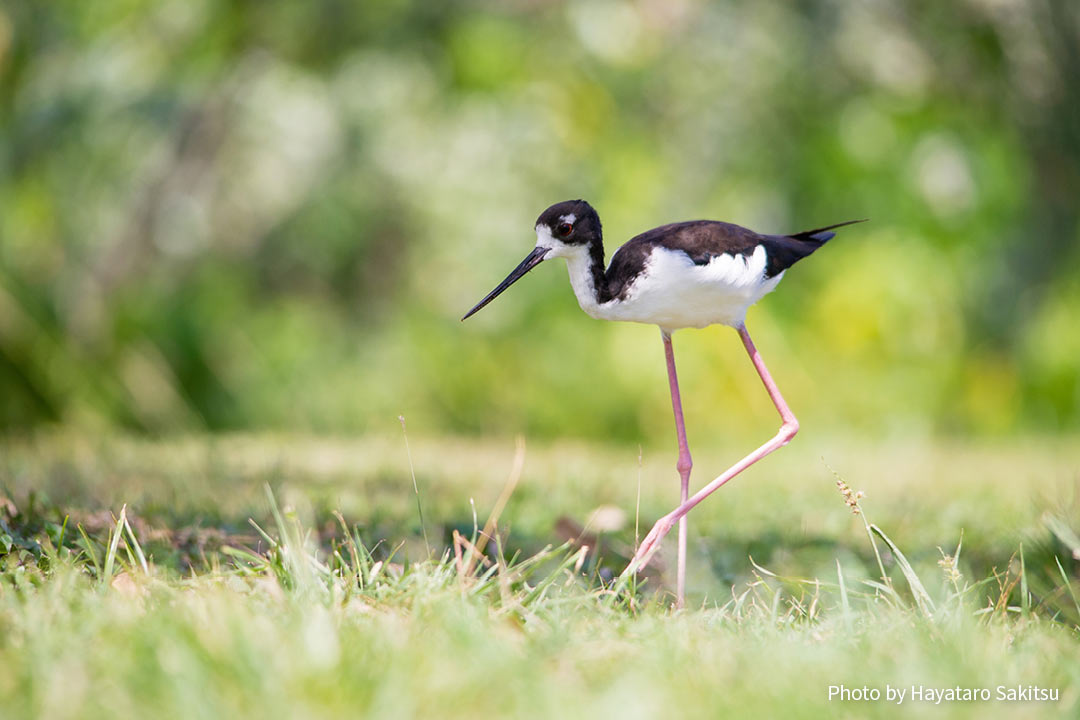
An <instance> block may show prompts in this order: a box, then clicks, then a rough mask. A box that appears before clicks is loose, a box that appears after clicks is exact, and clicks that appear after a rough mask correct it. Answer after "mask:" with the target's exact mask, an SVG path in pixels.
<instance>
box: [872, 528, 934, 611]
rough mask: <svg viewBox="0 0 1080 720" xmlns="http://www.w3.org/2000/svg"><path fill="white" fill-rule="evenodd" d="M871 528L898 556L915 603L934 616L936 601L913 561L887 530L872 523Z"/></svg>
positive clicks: (894, 554)
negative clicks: (923, 582)
mask: <svg viewBox="0 0 1080 720" xmlns="http://www.w3.org/2000/svg"><path fill="white" fill-rule="evenodd" d="M870 529H871V530H873V531H874V534H875V535H877V536H878V537H879V538H881V540H882V542H884V543H885V544H886V545H888V546H889V550H891V551H892V553H893V556H894V557H896V564H897V565H899V566H900V572H902V573H903V574H904V578H905V579H906V580H907V581H908V587H910V588H911V594H912V595H913V596H914V597H915V603H916V604H917V605H918V606H919V609H920V610H921V611H922V613H923V615H925V616H926V617H928V618H929V617H932V616H933V614H934V601H933V600H931V599H930V593H928V592H926V588H925V587H924V586H923V584H922V581H921V580H919V576H918V575H917V574H916V573H915V570H914V569H913V568H912V567H911V563H909V562H908V560H907V558H906V557H904V553H903V552H901V551H900V548H899V547H897V545H896V543H894V542H893V541H892V539H891V538H890V537H889V536H888V535H886V534H885V531H884V530H882V529H881V528H879V527H878V526H877V525H874V524H871V525H870Z"/></svg>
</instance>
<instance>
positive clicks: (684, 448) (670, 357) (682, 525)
mask: <svg viewBox="0 0 1080 720" xmlns="http://www.w3.org/2000/svg"><path fill="white" fill-rule="evenodd" d="M660 332H661V335H663V338H664V357H665V358H666V359H667V370H668V385H669V386H670V388H671V409H672V410H673V411H674V412H675V434H676V436H677V437H678V440H679V461H678V462H677V463H676V464H675V469H676V470H678V471H679V480H680V482H681V486H680V494H679V503H680V504H681V503H684V502H686V501H687V499H689V497H690V469H691V468H692V467H693V466H694V460H693V459H692V458H691V457H690V445H689V444H688V443H687V442H686V423H685V422H684V421H683V410H682V397H681V396H680V394H679V377H678V375H676V373H675V351H674V350H673V349H672V347H671V335H670V334H669V333H667V332H665V331H663V330H661V331H660ZM686 533H687V527H686V516H685V515H684V516H683V517H682V518H680V519H679V551H678V559H677V561H676V562H677V568H676V575H675V607H677V608H681V607H682V606H683V604H684V602H685V600H686Z"/></svg>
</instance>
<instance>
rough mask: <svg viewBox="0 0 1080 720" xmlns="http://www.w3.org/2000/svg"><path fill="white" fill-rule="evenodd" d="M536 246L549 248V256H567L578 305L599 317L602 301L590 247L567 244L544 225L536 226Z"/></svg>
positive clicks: (567, 264)
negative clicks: (593, 268)
mask: <svg viewBox="0 0 1080 720" xmlns="http://www.w3.org/2000/svg"><path fill="white" fill-rule="evenodd" d="M536 247H542V248H548V254H547V257H548V258H556V257H562V258H566V269H567V270H568V271H569V272H570V287H572V288H573V289H574V295H575V296H576V297H577V301H578V305H580V306H581V309H582V310H584V311H585V313H586V314H588V315H590V316H591V317H594V318H599V317H600V316H599V315H598V311H599V310H600V303H599V302H597V299H596V297H597V296H596V283H594V282H593V274H592V267H591V266H590V258H589V249H588V248H587V247H585V246H584V245H567V244H566V243H564V242H561V241H559V240H556V239H555V238H553V237H552V236H551V232H550V231H549V230H548V229H547V228H546V227H544V226H542V225H537V226H536Z"/></svg>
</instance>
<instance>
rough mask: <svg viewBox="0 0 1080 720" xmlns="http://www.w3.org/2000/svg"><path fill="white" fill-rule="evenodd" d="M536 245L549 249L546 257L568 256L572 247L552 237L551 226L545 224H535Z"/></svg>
mask: <svg viewBox="0 0 1080 720" xmlns="http://www.w3.org/2000/svg"><path fill="white" fill-rule="evenodd" d="M536 247H541V248H548V249H549V250H550V251H551V252H549V253H548V254H547V256H548V258H554V257H568V256H569V255H570V251H571V249H572V248H571V247H570V246H569V245H567V244H566V243H564V242H562V241H561V240H556V239H555V238H554V237H552V235H551V228H549V227H548V226H547V225H537V226H536Z"/></svg>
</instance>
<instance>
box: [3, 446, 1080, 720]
mask: <svg viewBox="0 0 1080 720" xmlns="http://www.w3.org/2000/svg"><path fill="white" fill-rule="evenodd" d="M742 449H744V448H740V447H736V446H735V444H734V443H733V444H731V445H730V446H725V445H723V444H721V445H719V446H717V447H715V448H707V449H696V452H695V461H696V464H695V476H694V480H693V484H694V485H695V486H698V485H700V484H701V483H703V482H705V481H706V480H707V479H709V478H710V477H711V474H709V473H712V474H715V473H718V472H719V471H721V470H722V469H723V468H724V467H725V465H726V464H727V463H730V461H731V460H732V459H734V458H735V456H736V455H737V453H738V452H739V451H740V450H742ZM517 452H519V450H518V448H517V446H516V445H515V442H514V440H513V439H506V440H490V441H477V440H465V439H459V438H425V437H419V436H417V437H414V436H410V437H409V446H408V448H407V447H406V444H405V440H404V437H403V436H401V435H397V436H388V437H377V438H365V439H359V440H358V439H344V438H342V439H326V438H303V437H296V436H280V437H276V436H257V437H224V438H222V437H216V438H207V437H191V438H187V439H180V440H169V441H150V440H134V439H129V438H115V437H114V438H105V439H100V438H97V439H90V438H87V437H86V436H76V435H67V434H60V435H53V436H47V437H38V438H35V439H28V440H9V441H7V442H6V443H5V444H4V445H3V446H2V448H0V553H3V554H2V555H0V667H3V668H5V670H4V672H3V673H0V708H3V709H4V713H3V716H4V717H5V718H7V717H13V718H22V717H50V718H63V717H73V718H75V717H77V718H97V717H129V716H141V715H150V714H153V715H154V716H155V717H165V718H170V717H176V718H197V717H207V718H210V717H230V718H232V717H283V718H284V717H288V718H296V717H326V716H330V715H344V716H364V717H388V718H400V717H410V716H417V717H465V716H470V717H475V716H478V715H486V716H499V717H522V716H526V717H527V716H559V717H608V716H618V717H636V716H641V717H676V716H688V717H717V716H723V715H734V716H744V715H746V714H748V713H752V714H754V715H761V716H764V717H781V716H782V717H816V716H824V715H829V716H832V715H850V716H857V717H891V716H894V715H898V714H899V715H905V714H907V715H912V716H914V715H916V714H918V715H920V716H921V715H923V714H926V713H927V712H929V713H930V714H931V715H933V714H935V713H936V714H938V715H940V716H946V717H952V716H956V717H969V716H970V717H975V716H979V717H984V716H1008V717H1044V716H1057V715H1062V716H1070V717H1072V716H1075V715H1076V713H1077V709H1078V708H1080V666H1078V665H1077V663H1076V662H1075V658H1076V656H1077V652H1078V650H1080V631H1078V623H1080V603H1077V601H1076V595H1077V594H1080V583H1078V582H1077V579H1076V578H1077V572H1078V568H1080V540H1078V539H1077V536H1076V533H1077V529H1078V526H1080V523H1078V522H1077V517H1078V516H1080V513H1078V503H1080V493H1078V488H1080V486H1078V477H1080V442H1077V441H1076V440H1075V439H1072V438H1062V439H1055V440H1045V439H1033V440H1030V441H1021V440H1010V441H1008V442H980V443H959V442H957V443H942V442H937V443H926V442H918V441H915V440H903V441H891V442H884V443H883V442H870V441H861V442H853V441H851V440H850V439H845V438H822V437H814V436H810V437H809V438H807V437H806V436H805V435H801V436H800V438H799V440H797V441H796V443H795V444H793V445H792V446H790V447H789V448H786V449H784V450H783V451H781V452H780V453H778V454H777V455H775V456H774V457H770V458H769V459H767V460H766V461H764V462H763V463H761V464H759V465H758V466H755V467H754V468H752V469H751V470H749V471H748V472H747V473H746V474H745V475H744V476H742V477H740V478H738V479H737V480H735V481H733V482H732V483H731V484H730V485H729V486H727V487H725V488H724V489H723V490H721V491H720V492H719V493H718V494H717V495H716V496H715V497H714V498H712V499H710V500H709V501H707V502H706V503H705V504H703V505H702V506H701V507H700V508H699V509H697V510H695V511H694V513H692V514H691V516H690V517H691V563H690V571H689V573H690V574H689V580H690V582H689V591H690V603H689V605H690V607H689V609H687V610H684V611H678V612H676V611H673V610H671V608H670V595H669V594H668V592H667V590H666V588H667V587H668V585H669V584H670V582H671V580H672V579H673V578H671V577H670V569H669V568H667V569H665V568H664V567H663V560H665V559H666V558H665V555H667V556H668V557H670V553H671V551H672V549H673V545H674V542H673V539H672V540H671V541H669V542H668V543H667V544H666V545H665V548H664V552H663V553H662V554H661V557H660V561H661V562H660V563H659V565H658V567H657V568H656V569H654V571H653V572H651V573H650V574H649V575H647V576H646V577H645V578H643V579H642V580H640V581H639V582H637V583H626V582H624V583H622V584H619V583H618V582H617V577H618V573H619V571H620V570H621V569H622V565H623V564H624V563H625V561H626V557H627V555H628V554H629V553H630V551H631V550H632V548H633V543H634V538H635V517H636V516H637V515H640V520H639V522H637V523H636V524H637V526H638V530H637V535H638V536H640V535H643V534H644V532H646V531H647V530H648V528H649V525H650V523H651V521H653V520H655V519H656V518H657V517H659V516H660V515H661V514H662V513H663V512H665V511H666V510H668V509H670V506H671V503H672V502H673V501H674V499H675V497H676V494H677V487H678V478H677V475H676V473H675V471H674V469H673V464H674V457H673V455H672V453H671V452H669V451H661V450H647V451H644V452H641V451H639V449H637V448H626V447H603V446H596V445H575V444H547V445H540V444H529V446H528V447H524V448H523V450H521V451H520V452H523V455H521V456H518V457H515V454H516V453H517ZM515 460H523V463H522V464H521V473H520V476H518V474H517V473H515V472H514V467H515ZM410 467H412V468H413V469H414V470H415V486H414V480H413V474H412V472H411V471H410ZM508 478H509V483H508ZM838 480H839V481H841V482H842V483H843V487H838ZM414 487H415V491H414ZM845 487H846V488H848V494H847V495H846V496H845V495H844V494H843V492H842V490H843V489H844V488H845ZM860 492H861V493H864V495H861V496H860V495H858V493H860ZM501 494H502V495H503V496H504V497H506V498H508V501H507V502H506V505H505V507H504V508H502V509H501V510H500V511H498V517H497V518H496V520H497V522H495V523H494V524H493V527H494V528H496V529H495V530H493V531H492V532H491V533H490V535H491V537H492V538H493V541H492V542H491V543H489V544H488V547H487V548H486V550H485V554H486V557H487V560H485V561H484V562H477V563H475V566H473V563H471V562H470V561H471V560H472V559H473V557H472V555H471V550H470V548H471V547H472V544H471V543H473V542H479V541H480V539H481V537H482V533H480V532H478V530H482V529H483V527H484V525H485V523H486V522H487V521H488V520H489V516H490V515H491V514H492V510H493V508H495V507H496V505H498V504H499V503H498V499H499V497H500V495H501ZM418 500H419V505H420V508H421V509H422V513H423V524H421V521H420V514H419V513H418V505H417V503H418ZM856 504H857V505H858V507H857V508H853V506H854V505H856ZM639 506H640V510H638V507H639ZM853 509H858V510H860V512H859V513H854V512H853ZM338 513H340V516H339V515H338ZM65 519H66V524H65ZM249 520H250V521H251V522H249ZM455 532H456V533H458V537H459V538H461V539H460V540H459V541H458V543H457V549H458V550H459V551H460V553H461V557H460V559H459V558H457V557H455V554H454V552H453V548H454V546H455V543H454V536H455V535H454V534H455ZM425 536H426V539H425ZM961 543H962V545H961ZM958 545H960V546H961V547H960V551H959V557H958V559H957V557H956V556H957V549H958ZM58 546H59V547H58ZM428 548H430V554H429V550H428ZM597 548H599V554H598V553H597ZM879 558H880V559H879ZM485 563H487V564H485ZM668 565H669V566H670V562H669V563H668ZM882 567H883V568H884V570H885V572H886V574H887V578H885V579H883V578H882V571H881V568H882ZM1034 686H1037V687H1038V688H1039V690H1036V689H1034ZM913 687H914V688H919V689H920V690H921V692H922V699H913V698H912V697H911V693H912V691H913V690H912V688H913ZM830 688H832V690H831V691H830ZM972 688H975V689H985V690H986V691H987V692H989V693H990V695H991V699H990V700H964V699H952V698H950V697H945V698H943V699H942V700H941V702H940V703H937V702H936V699H937V698H936V695H935V698H934V699H926V698H927V697H928V696H929V695H930V691H933V692H934V693H937V692H939V691H943V690H946V689H954V693H957V694H958V695H959V697H960V698H963V697H964V694H963V693H964V692H965V691H967V692H970V689H972ZM1017 688H1019V690H1017ZM897 690H903V691H904V692H905V697H904V698H903V700H902V702H901V703H900V704H899V707H898V706H897V699H898V698H897V697H895V692H896V691H897ZM1044 690H1045V692H1046V693H1053V696H1054V697H1056V698H1057V699H1056V700H1054V699H1040V698H1041V697H1044V694H1043V691H1044ZM875 692H878V693H880V699H877V700H874V699H867V700H860V699H858V698H859V697H861V696H868V697H869V696H872V695H873V694H874V693H875ZM890 692H892V693H894V695H893V696H892V697H887V696H888V694H889V693H890ZM830 693H831V694H832V697H830ZM1008 693H1012V694H1013V696H1018V698H1019V699H1016V700H1004V699H999V696H1003V695H1007V694H1008Z"/></svg>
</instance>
